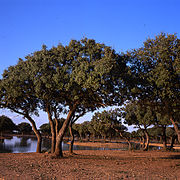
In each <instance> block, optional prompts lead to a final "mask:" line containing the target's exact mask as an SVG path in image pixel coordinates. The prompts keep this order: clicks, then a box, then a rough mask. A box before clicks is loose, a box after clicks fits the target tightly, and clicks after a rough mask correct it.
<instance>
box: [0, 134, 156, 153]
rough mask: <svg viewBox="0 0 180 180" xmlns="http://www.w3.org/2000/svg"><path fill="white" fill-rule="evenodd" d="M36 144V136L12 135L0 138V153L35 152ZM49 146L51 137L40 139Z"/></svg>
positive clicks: (79, 147) (82, 147)
mask: <svg viewBox="0 0 180 180" xmlns="http://www.w3.org/2000/svg"><path fill="white" fill-rule="evenodd" d="M36 146H37V139H36V138H32V137H31V138H29V137H16V136H13V138H11V139H3V140H0V153H6V152H7V153H24V152H35V151H36ZM62 146H63V150H65V151H66V150H68V149H69V145H68V144H66V143H63V144H62ZM132 146H133V147H134V148H135V149H140V145H139V144H135V143H134V144H132ZM50 148H51V139H47V138H44V139H43V140H42V150H43V151H48V150H50ZM127 149H128V146H127V147H123V148H121V149H115V148H102V147H101V148H100V147H87V146H77V145H74V150H127ZM152 149H158V147H152Z"/></svg>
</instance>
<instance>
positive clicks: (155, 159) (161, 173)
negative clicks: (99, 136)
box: [0, 150, 180, 180]
mask: <svg viewBox="0 0 180 180" xmlns="http://www.w3.org/2000/svg"><path fill="white" fill-rule="evenodd" d="M75 153H76V154H74V155H70V154H69V153H68V152H64V157H63V158H54V157H53V156H52V155H51V154H46V153H44V154H43V153H42V154H36V153H17V154H14V153H1V154H0V179H5V180H9V179H10V180H11V179H12V180H16V179H18V180H19V179H20V180H21V179H22V180H29V179H42V180H46V179H47V180H49V179H66V180H68V179H69V180H71V179H103V180H104V179H108V180H109V179H110V180H114V179H134V180H135V179H137V180H139V179H152V180H153V179H154V180H158V179H172V180H175V179H177V180H178V179H180V152H162V151H149V152H143V151H134V152H132V151H131V152H128V151H119V150H99V151H97V150H90V151H89V150H83V151H80V150H78V151H75Z"/></svg>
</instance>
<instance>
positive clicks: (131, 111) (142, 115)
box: [123, 102, 155, 129]
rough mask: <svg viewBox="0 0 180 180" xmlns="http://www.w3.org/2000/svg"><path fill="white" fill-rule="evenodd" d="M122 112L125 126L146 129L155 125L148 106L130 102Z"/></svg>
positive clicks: (152, 113)
mask: <svg viewBox="0 0 180 180" xmlns="http://www.w3.org/2000/svg"><path fill="white" fill-rule="evenodd" d="M123 111H124V112H123V117H124V119H125V124H128V125H135V126H136V127H137V128H144V129H147V128H148V127H149V126H151V125H153V124H154V123H155V114H154V112H153V111H152V108H151V107H149V106H145V105H142V104H139V103H138V102H130V103H128V104H127V105H126V106H125V107H124V108H123Z"/></svg>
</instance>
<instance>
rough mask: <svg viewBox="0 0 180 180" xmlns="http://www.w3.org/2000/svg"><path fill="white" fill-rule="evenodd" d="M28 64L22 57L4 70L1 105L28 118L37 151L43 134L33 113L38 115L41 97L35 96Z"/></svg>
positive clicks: (39, 149)
mask: <svg viewBox="0 0 180 180" xmlns="http://www.w3.org/2000/svg"><path fill="white" fill-rule="evenodd" d="M28 71H30V69H28V64H27V62H26V61H23V60H22V59H20V60H19V62H18V64H17V65H15V66H10V67H9V68H8V69H7V70H5V71H4V73H3V77H2V79H1V81H0V107H1V108H7V109H9V110H11V111H13V112H15V113H18V114H20V115H22V116H23V117H24V118H26V119H28V120H29V122H30V123H31V125H32V128H33V131H34V133H35V134H36V137H37V140H38V142H37V148H36V152H38V153H40V152H41V142H42V138H41V134H40V132H39V131H38V129H37V127H36V124H35V121H34V119H33V118H32V115H38V104H39V99H38V98H37V97H36V96H35V91H34V88H33V83H32V81H31V80H30V76H29V74H28Z"/></svg>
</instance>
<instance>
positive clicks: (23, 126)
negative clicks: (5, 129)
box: [17, 122, 32, 134]
mask: <svg viewBox="0 0 180 180" xmlns="http://www.w3.org/2000/svg"><path fill="white" fill-rule="evenodd" d="M17 130H18V131H19V132H20V133H22V134H24V133H25V134H28V133H31V132H32V127H31V125H30V124H29V123H26V122H22V123H20V124H18V125H17Z"/></svg>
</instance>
